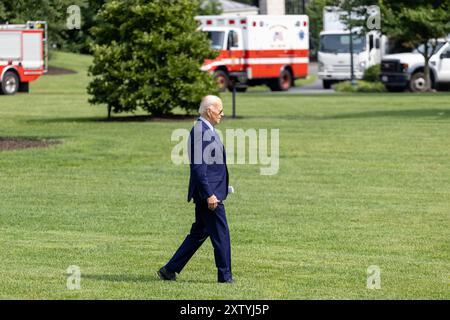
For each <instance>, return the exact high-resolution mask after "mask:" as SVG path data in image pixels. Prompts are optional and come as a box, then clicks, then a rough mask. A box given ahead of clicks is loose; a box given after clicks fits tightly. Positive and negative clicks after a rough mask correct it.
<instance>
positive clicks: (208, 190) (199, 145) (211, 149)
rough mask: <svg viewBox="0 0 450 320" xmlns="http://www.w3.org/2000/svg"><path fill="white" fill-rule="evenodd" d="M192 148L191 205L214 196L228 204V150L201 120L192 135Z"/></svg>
mask: <svg viewBox="0 0 450 320" xmlns="http://www.w3.org/2000/svg"><path fill="white" fill-rule="evenodd" d="M205 140H206V141H205ZM189 144H190V146H189V151H190V152H189V158H190V169H191V170H190V179H189V191H188V201H191V199H194V202H195V203H197V202H200V201H206V199H207V198H209V197H210V196H212V195H213V194H214V195H215V196H216V197H217V199H218V200H219V201H223V200H225V199H226V198H227V195H228V179H229V178H228V168H227V163H226V154H225V148H224V146H223V144H222V142H221V141H220V138H219V136H218V134H217V133H215V132H214V131H212V130H211V129H210V128H209V127H208V125H207V124H206V123H204V122H203V121H202V120H201V119H198V120H197V122H196V123H195V125H194V126H193V128H192V130H191V132H190V134H189ZM205 150H206V151H205Z"/></svg>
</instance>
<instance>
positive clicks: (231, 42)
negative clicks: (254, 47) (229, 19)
mask: <svg viewBox="0 0 450 320" xmlns="http://www.w3.org/2000/svg"><path fill="white" fill-rule="evenodd" d="M238 41H239V39H238V34H237V32H236V31H233V30H231V31H230V32H229V33H228V49H230V48H236V47H239V42H238Z"/></svg>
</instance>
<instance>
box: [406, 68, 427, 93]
mask: <svg viewBox="0 0 450 320" xmlns="http://www.w3.org/2000/svg"><path fill="white" fill-rule="evenodd" d="M409 90H411V91H412V92H425V91H427V85H426V81H425V74H424V73H423V72H416V73H414V74H413V75H412V77H411V80H410V81H409Z"/></svg>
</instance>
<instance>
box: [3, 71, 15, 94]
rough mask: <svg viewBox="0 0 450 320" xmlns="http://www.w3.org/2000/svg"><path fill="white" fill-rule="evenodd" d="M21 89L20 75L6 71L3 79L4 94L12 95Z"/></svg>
mask: <svg viewBox="0 0 450 320" xmlns="http://www.w3.org/2000/svg"><path fill="white" fill-rule="evenodd" d="M18 90H19V77H18V76H17V74H15V73H14V72H12V71H6V73H5V75H4V76H3V79H2V85H1V91H2V93H3V94H6V95H12V94H15V93H16V92H17V91H18Z"/></svg>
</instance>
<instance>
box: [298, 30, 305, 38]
mask: <svg viewBox="0 0 450 320" xmlns="http://www.w3.org/2000/svg"><path fill="white" fill-rule="evenodd" d="M298 36H299V37H300V40H303V39H305V32H304V31H303V30H302V31H300V32H299V33H298Z"/></svg>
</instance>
